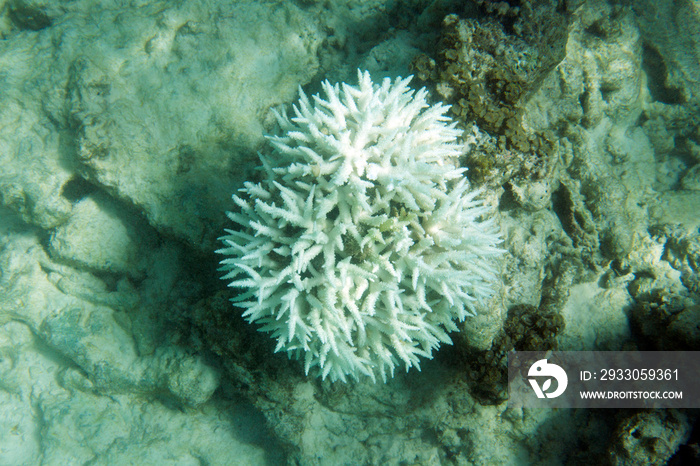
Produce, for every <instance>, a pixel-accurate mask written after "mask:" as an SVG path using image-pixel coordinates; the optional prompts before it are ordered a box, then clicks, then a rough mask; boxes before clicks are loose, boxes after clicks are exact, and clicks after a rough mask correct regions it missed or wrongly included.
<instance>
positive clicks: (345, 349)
mask: <svg viewBox="0 0 700 466" xmlns="http://www.w3.org/2000/svg"><path fill="white" fill-rule="evenodd" d="M358 75H359V84H358V86H356V87H355V86H351V85H348V84H345V83H343V84H336V85H331V84H330V83H329V82H327V81H326V82H324V83H323V89H324V91H325V94H326V95H325V99H324V98H321V97H320V96H318V95H316V96H314V97H313V100H311V99H309V98H308V97H307V96H306V95H305V94H304V92H303V91H301V90H300V94H301V97H300V99H299V102H298V104H297V105H295V106H294V109H293V113H294V116H292V117H291V118H290V117H288V116H287V114H286V113H285V112H282V113H276V116H277V121H278V123H279V126H280V128H281V134H280V135H278V136H270V137H268V139H269V141H270V143H271V146H272V153H271V154H269V155H261V156H260V158H261V160H262V163H263V165H264V171H265V175H264V179H263V181H261V182H259V183H253V182H246V183H245V187H244V188H242V189H241V190H240V194H236V195H234V196H233V201H234V202H235V204H236V206H237V210H236V211H235V212H229V213H228V217H229V218H230V219H231V220H232V221H233V222H234V223H235V224H236V229H227V230H226V233H227V234H226V236H224V237H222V238H221V239H222V240H223V242H224V243H225V247H224V248H222V249H220V250H219V251H218V252H219V253H221V254H224V255H226V258H225V259H223V260H222V261H221V264H222V267H221V269H222V270H223V271H225V272H226V273H225V275H224V277H223V279H225V280H229V281H230V286H231V287H234V288H236V289H237V290H238V294H237V296H235V297H234V298H233V302H234V304H235V305H236V306H238V307H240V308H242V309H244V313H243V316H244V317H245V318H246V319H247V320H248V321H249V322H251V323H257V324H260V325H261V327H260V330H261V331H264V332H268V333H270V334H271V336H272V337H273V338H274V339H276V340H277V347H276V350H277V351H286V352H287V353H288V355H289V356H290V357H294V358H297V359H301V360H303V361H304V368H305V371H306V373H307V374H309V372H312V371H313V372H315V373H317V374H318V375H320V376H321V377H322V378H323V379H325V378H326V377H329V378H330V379H331V380H332V381H336V380H342V381H346V380H347V379H348V378H355V379H360V378H362V376H366V377H369V378H370V379H372V380H373V381H374V380H376V379H377V378H380V379H382V380H384V381H385V380H386V379H387V375H389V376H393V374H394V370H395V368H396V367H397V366H399V365H403V366H405V368H406V370H408V369H409V368H410V367H412V366H416V367H418V366H419V362H420V358H421V357H425V358H430V357H432V352H433V350H435V349H436V348H438V347H439V345H440V343H448V344H449V343H451V340H450V337H449V336H448V334H447V332H450V331H454V330H457V327H456V325H455V320H457V321H462V320H464V318H465V317H467V316H469V315H473V314H475V313H476V311H477V308H478V307H479V305H481V304H482V303H483V302H484V300H486V299H488V298H489V297H491V296H492V294H493V292H494V288H495V283H497V282H498V278H497V275H496V266H495V263H494V261H495V258H496V257H497V256H498V255H499V254H500V253H501V252H502V251H501V250H500V249H499V248H498V247H497V245H498V244H499V243H500V242H501V237H500V234H499V230H498V228H497V225H496V223H495V219H494V218H493V217H492V216H490V215H489V214H490V209H489V208H488V207H487V206H485V205H484V203H483V201H482V200H481V198H480V191H479V190H472V189H471V188H470V186H469V183H468V182H467V180H466V178H465V177H464V175H463V173H464V171H465V169H464V168H459V167H458V166H457V159H458V157H459V156H460V155H461V154H462V151H463V146H462V145H461V144H460V143H459V142H458V138H459V137H460V136H461V134H462V131H461V130H459V129H457V128H456V127H455V123H454V122H451V120H450V118H448V117H447V116H445V112H446V111H447V110H448V108H449V107H448V106H445V105H442V104H436V105H433V106H429V105H428V104H427V102H426V96H427V91H426V90H425V89H421V90H419V91H417V92H416V91H413V90H412V89H410V88H409V86H408V83H409V81H410V79H411V78H407V79H401V78H398V79H396V80H395V81H393V82H392V81H391V80H390V79H388V78H387V79H385V80H384V81H383V82H382V83H381V84H380V85H378V84H374V83H373V82H372V81H371V79H370V76H369V73H367V72H364V73H363V72H360V71H358ZM474 138H475V136H473V135H472V136H470V137H469V138H467V143H468V142H469V140H472V139H474Z"/></svg>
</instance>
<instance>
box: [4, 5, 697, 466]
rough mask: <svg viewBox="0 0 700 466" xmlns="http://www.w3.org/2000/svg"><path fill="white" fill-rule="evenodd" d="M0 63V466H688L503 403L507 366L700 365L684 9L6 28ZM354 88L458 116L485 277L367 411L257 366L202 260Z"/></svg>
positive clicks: (253, 15) (571, 414)
mask: <svg viewBox="0 0 700 466" xmlns="http://www.w3.org/2000/svg"><path fill="white" fill-rule="evenodd" d="M450 15H452V16H450ZM0 37H1V40H0V163H1V164H2V168H3V169H2V170H0V201H1V202H0V204H1V207H0V231H1V232H2V234H0V464H2V465H35V464H36V465H38V464H45V465H54V464H105V465H106V464H109V465H113V464H139V465H148V464H154V465H163V464H173V465H181V464H182V465H186V464H210V465H219V464H222V465H228V464H251V465H257V464H270V465H276V464H284V463H285V462H288V463H289V464H322V465H324V464H332V465H335V464H489V465H490V464H579V463H586V462H587V461H588V462H590V461H591V459H593V460H594V461H595V462H598V461H599V460H600V461H602V459H603V458H606V459H607V458H611V457H612V458H613V459H614V460H615V461H618V460H619V462H623V459H624V458H627V461H628V462H629V464H652V463H653V464H665V463H666V462H668V461H681V462H682V461H691V460H693V459H695V460H696V459H697V458H694V457H693V456H692V455H693V453H692V445H696V444H697V431H696V430H694V425H695V420H696V414H695V413H694V412H691V411H687V412H686V411H682V410H657V411H650V412H627V411H619V412H618V411H614V410H607V411H606V410H597V411H596V410H522V409H520V410H518V409H513V408H508V406H507V402H506V400H507V387H506V383H505V382H506V375H505V374H506V370H505V369H506V367H505V360H506V356H507V353H508V352H509V351H512V350H513V349H517V350H524V349H529V350H548V349H553V348H558V349H561V350H570V351H580V350H587V351H592V350H608V351H610V350H622V349H624V350H628V351H630V350H645V351H649V350H697V349H698V339H697V336H696V335H695V333H696V332H695V331H694V330H693V329H694V328H695V327H696V325H695V324H697V322H698V320H699V319H700V317H699V316H698V315H697V308H698V294H699V293H700V285H699V284H700V281H699V280H698V278H697V264H698V263H700V257H699V254H700V253H699V252H698V251H700V247H699V245H700V239H699V238H700V230H699V227H700V217H698V215H697V212H698V211H699V210H700V169H699V168H698V167H700V149H698V148H699V147H700V133H699V130H698V124H699V121H700V112H698V108H699V107H698V99H699V94H700V92H699V91H698V90H699V89H700V82H698V76H700V70H699V69H698V68H700V7H698V3H697V2H694V1H692V0H683V1H674V2H671V1H662V2H653V1H651V0H640V1H638V2H635V3H634V4H627V3H624V2H622V3H621V2H613V1H610V2H606V1H603V0H589V1H587V2H584V1H578V2H565V3H561V4H557V2H538V3H532V2H524V1H523V2H514V1H513V2H482V1H473V2H453V1H450V0H445V1H427V0H411V1H407V2H399V1H379V0H371V1H351V0H341V1H302V0H297V1H291V0H289V1H232V2H218V1H213V0H199V1H194V0H190V1H175V2H167V1H131V2H123V1H107V0H104V1H93V0H82V1H81V0H75V1H68V2H42V1H34V0H17V1H8V2H4V3H2V4H1V8H0ZM358 69H360V70H367V71H368V72H369V74H370V75H371V78H372V79H373V80H374V82H375V83H380V82H381V81H382V80H383V79H384V78H387V77H388V78H391V79H394V78H396V77H399V76H403V77H406V76H408V75H411V74H413V75H414V77H413V80H412V81H411V84H410V86H411V87H412V88H413V89H416V90H417V89H420V88H421V87H423V86H425V87H426V89H427V92H428V97H427V99H428V103H430V104H433V103H436V102H440V101H442V102H445V103H446V104H449V105H451V106H452V108H451V110H450V113H449V114H448V115H449V118H450V119H451V120H450V121H454V122H455V124H456V127H457V128H458V129H460V130H461V131H463V136H462V137H461V139H460V144H461V146H460V151H461V153H460V155H459V157H457V159H458V163H457V165H458V166H459V167H462V168H466V169H467V170H466V172H465V174H463V175H460V176H464V177H466V178H467V180H468V183H469V185H470V186H471V187H473V188H474V189H483V191H482V193H483V194H482V196H483V200H484V203H485V205H486V206H488V207H489V208H490V209H491V210H492V212H494V214H493V215H494V217H495V218H496V219H497V223H498V225H499V228H500V230H501V234H502V236H503V238H504V242H503V243H502V244H501V246H500V247H502V248H503V249H505V250H506V251H507V252H506V253H505V254H504V257H503V259H502V262H499V266H498V267H499V271H498V279H497V283H494V284H493V289H494V290H497V291H496V292H495V295H494V297H493V299H491V300H490V301H488V302H486V303H482V304H481V307H480V308H479V309H478V310H477V312H476V314H477V315H476V316H475V317H469V318H467V319H466V320H465V321H464V322H458V323H457V326H458V330H457V331H453V332H451V333H450V339H451V340H452V342H453V344H452V345H447V344H443V345H441V348H440V349H439V351H437V352H434V353H433V358H431V359H427V358H425V359H423V360H422V362H421V365H420V367H421V371H418V370H416V369H415V368H413V369H411V370H409V371H407V372H405V371H404V370H403V364H401V365H400V366H399V367H398V369H397V370H396V372H395V374H394V377H393V378H390V379H389V380H388V381H387V382H386V383H383V382H382V381H378V382H377V383H372V382H371V381H364V380H360V381H350V382H348V383H343V382H330V381H328V380H326V381H322V380H320V379H319V378H318V377H316V376H315V375H314V374H313V371H312V373H311V374H310V375H309V376H307V375H305V371H304V360H303V356H302V357H300V358H299V359H300V360H297V359H294V358H292V359H290V358H288V357H287V356H286V355H285V354H284V352H278V353H275V346H276V342H275V341H274V340H273V339H271V338H269V336H268V335H267V334H266V333H264V332H258V331H257V330H258V328H259V327H258V326H257V325H251V324H249V323H248V322H246V320H245V319H244V318H242V317H241V310H240V309H238V308H236V307H234V306H232V305H231V303H230V302H229V300H230V299H231V298H235V296H236V293H237V290H235V289H233V288H227V287H226V286H225V282H223V281H221V280H220V275H221V273H220V271H218V270H217V268H218V266H219V265H218V262H219V261H220V260H221V257H220V256H219V255H216V254H215V253H214V251H215V250H216V249H218V248H220V247H222V244H221V242H220V241H219V240H218V239H217V238H219V237H220V236H222V235H223V234H224V228H232V225H231V223H230V221H229V220H228V219H227V218H226V215H225V212H226V211H234V210H235V209H236V208H237V207H236V204H235V203H234V202H233V201H232V200H231V195H232V194H234V193H236V192H238V191H237V190H238V189H240V188H241V187H242V186H243V183H244V182H245V181H252V182H259V181H261V180H262V179H264V177H265V176H267V175H266V174H265V171H264V170H261V169H260V165H261V162H260V158H259V157H258V153H261V154H267V155H269V154H271V153H272V151H271V147H270V146H269V141H268V140H266V139H265V135H269V134H283V133H280V128H278V127H277V121H276V119H275V117H274V113H273V112H272V111H271V109H287V111H288V112H289V113H290V115H291V114H292V112H293V110H291V104H292V103H293V102H296V101H297V99H298V98H299V89H300V88H301V89H303V90H304V92H305V93H306V94H307V95H309V96H313V95H314V94H316V93H319V92H321V91H322V86H321V83H322V82H323V81H324V80H328V81H329V82H330V83H343V82H344V83H348V84H351V85H356V84H357V70H358ZM311 99H312V101H313V97H311ZM381 124H382V123H377V125H381ZM429 204H430V203H429V202H427V201H426V202H425V203H424V205H423V208H425V205H429ZM358 205H359V203H358ZM394 207H395V208H394V209H393V210H391V209H389V212H390V213H391V212H394V214H395V216H396V218H400V219H405V218H408V217H410V216H409V215H408V214H406V209H407V208H406V206H402V205H398V204H397V205H396V206H394ZM402 207H403V208H404V210H403V211H402V210H401V208H402ZM402 212H403V213H402ZM329 215H330V216H331V217H332V216H333V215H339V214H333V213H331V212H329ZM448 220H449V219H448ZM383 228H389V227H387V226H386V225H384V226H383ZM363 233H364V232H363ZM409 237H410V238H413V239H415V235H414V236H412V237H411V236H410V235H409ZM345 245H346V246H347V247H348V248H352V247H354V243H352V244H351V242H350V240H346V243H345ZM357 247H358V248H359V245H357ZM280 251H281V250H280ZM280 251H277V252H275V254H277V255H273V254H272V253H270V254H269V255H268V256H265V257H267V258H268V259H269V260H271V261H277V262H280V261H282V262H283V260H284V259H283V254H281V253H280ZM442 252H445V257H449V249H444V250H443V251H442ZM361 256H362V255H361V254H360V253H359V252H358V253H357V254H355V256H353V257H354V259H353V260H356V259H357V258H358V257H361ZM396 260H399V261H400V260H402V259H400V258H399V259H396ZM447 261H448V262H449V260H447ZM410 282H411V280H408V279H407V280H406V283H409V284H410ZM413 286H414V287H415V285H413ZM407 290H408V288H407ZM358 296H359V297H365V296H366V295H362V294H360V295H358ZM428 298H429V299H428V300H430V299H437V298H436V297H435V296H434V295H433V296H429V297H428ZM358 299H359V298H358ZM407 307H408V306H407ZM356 343H357V344H358V345H359V344H360V343H359V342H356ZM603 411H605V412H603ZM654 439H661V440H660V441H659V440H654ZM654 442H656V443H654ZM651 443H654V444H655V445H656V444H658V445H662V446H661V447H658V448H655V449H649V448H648V445H650V444H651ZM674 455H675V456H674ZM672 457H673V458H674V459H673V460H671V458H672ZM670 464H682V463H678V462H677V463H670Z"/></svg>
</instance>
